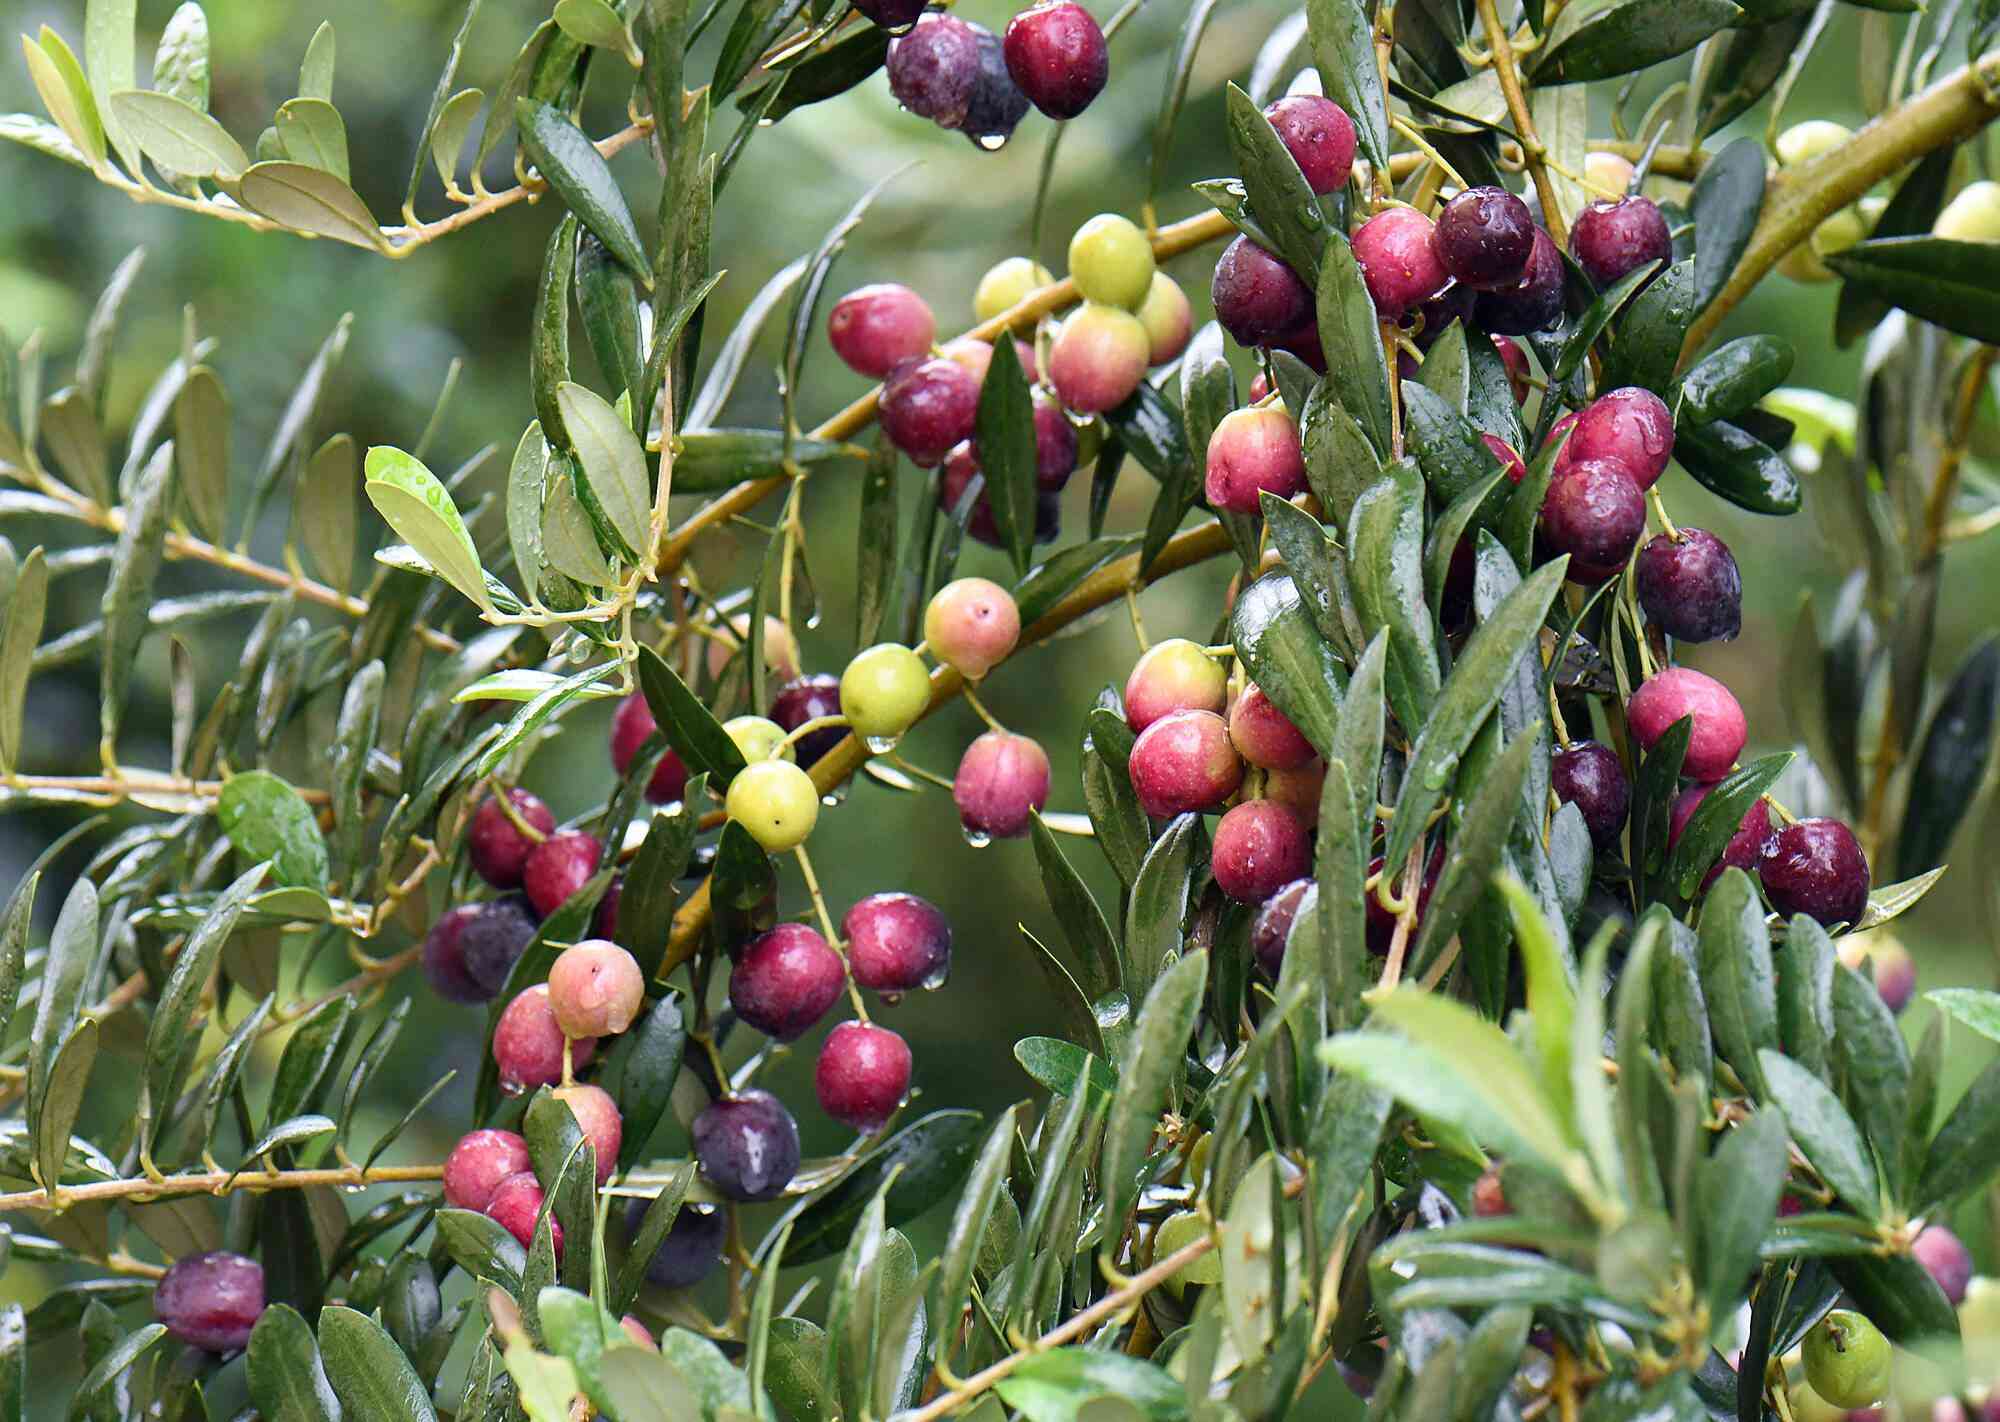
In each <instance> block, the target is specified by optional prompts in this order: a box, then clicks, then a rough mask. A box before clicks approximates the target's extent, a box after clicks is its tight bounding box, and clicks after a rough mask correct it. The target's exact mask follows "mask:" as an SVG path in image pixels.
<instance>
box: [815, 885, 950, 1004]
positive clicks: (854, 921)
mask: <svg viewBox="0 0 2000 1422" xmlns="http://www.w3.org/2000/svg"><path fill="white" fill-rule="evenodd" d="M840 932H841V936H842V937H844V938H845V939H846V940H847V961H848V966H849V970H850V971H851V972H852V973H853V974H854V981H855V982H856V983H858V984H859V985H860V986H862V987H865V988H867V989H869V990H870V991H873V992H882V993H900V992H913V991H915V990H917V989H919V988H925V989H930V988H939V987H942V986H944V982H945V979H946V977H948V976H949V975H950V973H951V920H949V919H947V918H946V917H945V916H944V911H943V910H942V909H940V908H939V907H938V906H937V905H936V904H934V903H932V902H930V901H929V900H928V899H923V898H919V897H918V896H917V895H915V894H906V893H883V894H870V895H869V896H868V897H867V898H865V899H862V900H861V901H860V902H858V903H856V904H855V905H854V906H853V907H852V908H850V909H849V910H848V911H847V914H846V916H845V917H844V918H842V919H841V921H840Z"/></svg>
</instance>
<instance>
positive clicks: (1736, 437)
mask: <svg viewBox="0 0 2000 1422" xmlns="http://www.w3.org/2000/svg"><path fill="white" fill-rule="evenodd" d="M1674 457H1675V458H1676V459H1678V460H1679V461H1680V463H1681V467H1682V468H1684V469H1686V470H1687V471H1688V473H1690V474H1692V475H1694V477H1695V479H1696V481H1697V482H1699V483H1700V484H1702V485H1703V486H1704V487H1705V488H1707V489H1708V490H1709V491H1710V492H1712V493H1715V494H1719V495H1721V496H1722V497H1723V498H1725V499H1727V500H1729V501H1730V502H1731V503H1733V504H1735V505H1736V506H1737V507H1739V508H1744V509H1748V510H1749V511H1750V512H1751V513H1761V514H1789V513H1796V512H1797V511H1798V508H1799V504H1800V501H1801V499H1802V497H1803V495H1802V494H1801V492H1800V489H1799V481H1798V476H1797V475H1796V474H1795V473H1794V472H1793V471H1792V466H1791V464H1790V463H1789V462H1788V461H1787V460H1786V459H1785V457H1784V456H1783V455H1782V454H1780V453H1778V451H1777V450H1775V449H1772V448H1771V447H1770V446H1769V445H1768V444H1765V443H1764V442H1763V441H1762V440H1760V439H1758V438H1757V437H1756V436H1754V435H1752V434H1751V433H1750V432H1749V431H1748V430H1745V429H1743V428H1741V427H1740V426H1738V425H1733V424H1731V423H1729V422H1728V421H1727V420H1714V421H1711V422H1710V423H1708V424H1705V425H1684V426H1682V427H1681V428H1680V429H1678V430H1676V432H1675V439H1674Z"/></svg>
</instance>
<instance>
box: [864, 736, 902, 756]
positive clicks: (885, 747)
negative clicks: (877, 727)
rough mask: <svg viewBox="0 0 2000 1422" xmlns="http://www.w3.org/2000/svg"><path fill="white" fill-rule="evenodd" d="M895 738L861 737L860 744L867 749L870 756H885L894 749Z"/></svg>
mask: <svg viewBox="0 0 2000 1422" xmlns="http://www.w3.org/2000/svg"><path fill="white" fill-rule="evenodd" d="M896 740H897V738H896V737H895V736H863V737H862V738H861V744H863V745H864V746H867V747H868V753H869V754H870V755H887V754H888V753H889V752H890V751H892V750H894V749H895V748H896Z"/></svg>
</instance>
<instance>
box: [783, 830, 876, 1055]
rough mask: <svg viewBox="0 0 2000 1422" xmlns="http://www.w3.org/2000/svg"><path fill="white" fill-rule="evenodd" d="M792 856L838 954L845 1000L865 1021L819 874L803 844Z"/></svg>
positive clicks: (865, 1012) (822, 928)
mask: <svg viewBox="0 0 2000 1422" xmlns="http://www.w3.org/2000/svg"><path fill="white" fill-rule="evenodd" d="M792 857H793V858H795V859H797V860H798V861H799V874H800V876H801V877H803V878H804V879H805V881H806V892H807V893H808V894H810V895H812V905H813V912H814V913H816V914H818V915H819V931H820V932H821V933H822V934H824V935H825V936H826V941H827V943H828V944H829V945H830V946H831V947H832V949H833V951H834V952H836V953H838V954H839V955H840V966H841V967H842V969H843V970H844V974H845V977H846V981H847V1000H848V1001H849V1002H851V1003H853V1004H854V1015H855V1017H857V1018H858V1019H860V1020H861V1021H863V1022H866V1021H867V1020H868V1004H866V1003H865V1002H863V1001H862V1000H861V989H860V988H858V987H856V986H855V984H854V966H853V964H851V963H849V962H848V961H847V945H846V944H845V943H842V942H841V941H840V931H839V930H838V929H836V928H835V927H834V926H833V915H832V914H831V913H829V912H827V907H826V895H825V894H822V893H821V892H820V891H819V875H817V874H815V873H813V862H812V858H811V857H810V856H809V855H808V854H807V853H806V847H805V846H804V845H803V844H802V845H799V846H798V847H797V848H796V849H794V850H793V851H792Z"/></svg>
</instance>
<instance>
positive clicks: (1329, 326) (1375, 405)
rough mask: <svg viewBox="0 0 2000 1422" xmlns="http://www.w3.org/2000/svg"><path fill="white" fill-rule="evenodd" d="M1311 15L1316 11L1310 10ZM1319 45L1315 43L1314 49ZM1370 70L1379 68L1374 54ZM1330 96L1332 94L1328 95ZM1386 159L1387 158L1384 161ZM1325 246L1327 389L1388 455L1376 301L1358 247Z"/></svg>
mask: <svg viewBox="0 0 2000 1422" xmlns="http://www.w3.org/2000/svg"><path fill="white" fill-rule="evenodd" d="M1314 6H1315V7H1316V8H1324V9H1339V10H1356V13H1357V15H1358V13H1359V12H1358V9H1357V8H1356V5H1355V0H1314ZM1308 13H1309V14H1310V13H1313V11H1312V10H1311V9H1309V10H1308ZM1318 44H1319V41H1318V40H1317V39H1315V41H1314V45H1315V48H1317V47H1318ZM1368 67H1369V72H1370V73H1371V74H1372V73H1373V72H1374V68H1375V61H1374V58H1373V51H1372V50H1371V51H1370V58H1369V60H1368ZM1329 92H1330V91H1329ZM1384 161H1386V160H1384ZM1332 238H1333V240H1331V241H1329V242H1328V243H1327V244H1326V256H1325V258H1324V259H1323V261H1322V262H1321V265H1320V272H1319V285H1318V294H1317V297H1316V305H1317V311H1318V318H1319V339H1320V346H1321V348H1322V349H1323V350H1324V351H1325V352H1326V361H1327V379H1326V388H1327V390H1328V391H1329V392H1330V393H1331V394H1332V395H1333V396H1334V397H1335V398H1336V399H1337V400H1338V401H1339V402H1340V405H1341V408H1342V409H1344V410H1346V411H1347V413H1348V414H1350V415H1352V416H1353V417H1354V418H1355V420H1357V421H1358V422H1359V423H1360V425H1361V428H1362V429H1363V431H1365V432H1366V434H1367V436H1368V440H1369V443H1370V444H1372V445H1373V446H1374V449H1375V453H1376V455H1377V457H1378V458H1379V457H1383V456H1386V455H1387V453H1388V452H1389V449H1390V445H1391V441H1390V438H1389V432H1390V414H1389V378H1388V367H1387V366H1386V365H1385V364H1384V363H1383V355H1382V333H1381V331H1380V330H1379V329H1378V328H1377V326H1376V321H1375V303H1374V301H1373V300H1371V299H1370V298H1369V295H1368V287H1367V285H1366V284H1365V283H1364V282H1363V281H1362V279H1361V266H1360V263H1358V262H1356V261H1355V259H1354V249H1353V248H1352V247H1350V246H1349V245H1348V243H1347V239H1346V238H1345V237H1342V236H1341V235H1340V234H1339V233H1337V232H1336V233H1334V234H1332Z"/></svg>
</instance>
